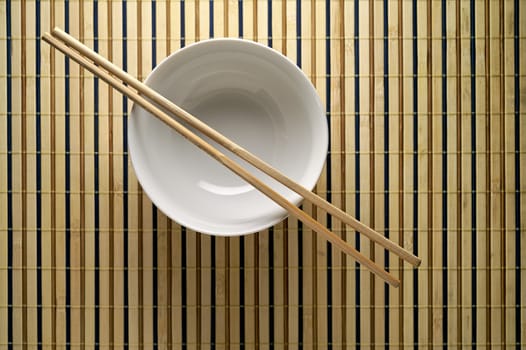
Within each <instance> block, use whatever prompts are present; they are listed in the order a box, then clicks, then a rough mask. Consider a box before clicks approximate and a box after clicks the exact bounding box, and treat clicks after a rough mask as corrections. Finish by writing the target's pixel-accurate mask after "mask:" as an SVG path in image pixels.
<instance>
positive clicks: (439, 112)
mask: <svg viewBox="0 0 526 350" xmlns="http://www.w3.org/2000/svg"><path fill="white" fill-rule="evenodd" d="M54 26H60V27H61V28H63V29H65V30H66V31H68V32H70V33H72V34H73V35H74V36H76V37H78V38H80V39H81V40H82V41H83V42H85V43H86V44H87V45H89V46H91V47H94V48H95V49H96V50H97V51H99V52H101V53H102V54H103V55H105V56H106V57H108V58H110V59H112V60H113V61H114V62H116V63H117V64H118V65H121V66H123V67H124V68H125V69H126V70H127V71H128V72H131V73H132V74H134V75H136V76H138V77H140V78H141V79H144V78H145V77H146V75H147V74H148V73H149V72H150V71H151V69H152V68H153V67H154V66H155V65H156V64H157V63H158V62H159V61H160V60H161V59H163V58H164V57H165V56H167V55H168V54H169V53H170V52H173V51H175V50H177V49H178V48H180V47H182V46H185V45H188V44H190V43H192V42H195V41H198V40H202V39H206V38H209V37H223V36H229V37H243V38H247V39H250V40H256V41H259V42H261V43H263V44H265V45H269V46H272V47H274V48H275V49H277V50H279V51H281V52H283V53H284V54H286V55H287V56H288V57H290V58H291V59H292V60H293V61H294V62H296V63H297V64H298V66H300V67H301V68H302V69H303V70H304V71H305V72H306V74H307V75H308V76H309V77H310V79H311V80H312V82H313V83H314V84H315V86H316V88H317V90H318V93H319V95H320V97H321V99H322V100H323V102H324V104H325V106H326V111H327V120H328V121H329V125H330V152H329V153H328V155H327V162H326V168H325V169H324V171H323V173H322V176H321V178H320V180H319V183H318V185H317V187H316V191H317V193H319V194H321V195H322V196H324V197H326V198H328V199H329V200H330V201H331V202H333V203H335V204H336V205H337V206H339V207H341V208H343V209H344V210H346V211H347V212H349V213H351V214H353V215H355V216H356V217H358V218H359V219H360V220H363V221H364V222H365V223H367V224H369V225H372V226H373V227H374V228H376V230H378V231H379V232H382V233H384V234H385V235H386V236H388V237H390V238H391V239H393V240H394V241H397V242H400V243H401V244H402V245H404V246H405V247H406V248H408V249H410V250H413V251H414V252H415V253H416V254H417V255H419V256H420V257H422V259H423V264H422V266H421V267H420V268H419V269H413V268H412V267H411V266H409V265H408V264H405V263H402V262H401V261H400V260H399V259H398V258H396V257H395V256H393V255H389V254H386V253H385V252H384V250H383V249H380V248H379V247H374V246H372V245H371V244H370V242H369V241H368V240H367V239H365V238H360V237H359V236H358V235H356V234H355V233H354V232H352V231H350V230H345V229H344V228H343V227H342V226H341V224H340V223H339V222H337V221H336V220H331V219H330V218H327V217H326V215H325V214H324V213H322V212H317V211H316V210H314V209H313V208H312V207H311V206H310V205H308V204H305V205H304V208H305V209H306V210H307V211H308V212H310V213H313V214H314V215H315V216H317V217H318V219H319V220H321V221H322V222H324V223H326V224H327V225H328V226H329V227H331V228H332V229H333V230H335V231H336V232H338V233H340V234H341V235H342V236H343V237H345V239H347V240H348V241H349V242H351V243H352V244H354V245H355V246H357V247H359V249H360V250H361V251H362V252H364V253H365V254H366V255H368V256H371V257H372V258H373V259H374V260H376V261H377V262H378V263H379V264H380V265H382V266H386V267H387V268H389V270H390V271H392V273H393V274H394V275H396V276H399V277H400V278H401V279H402V285H401V287H400V288H399V289H394V288H390V287H388V286H387V285H385V284H384V283H382V281H380V280H379V279H377V278H375V277H373V276H372V275H371V274H370V273H369V272H368V271H366V270H364V269H362V268H360V266H358V265H357V264H356V263H355V262H354V261H353V260H351V259H350V258H347V257H345V256H342V254H340V253H339V252H338V251H336V250H334V249H331V247H330V246H329V245H327V243H326V242H325V241H324V240H323V239H321V238H317V237H316V236H315V235H314V234H313V233H312V232H311V231H310V230H307V229H306V228H303V227H302V225H301V224H299V223H298V222H297V221H296V220H287V221H284V222H283V223H280V224H278V225H276V226H275V227H273V228H271V229H269V230H267V231H264V232H259V233H257V234H253V235H249V236H245V237H241V238H232V239H225V238H214V237H210V236H207V235H202V234H199V233H196V232H192V231H191V230H187V229H186V228H184V227H180V226H178V225H177V224H176V223H174V222H172V221H170V220H169V219H167V218H166V216H164V215H163V214H162V213H161V212H159V211H158V210H157V209H156V208H155V207H154V206H153V205H152V203H151V202H150V200H149V199H148V197H147V196H146V195H145V194H144V193H143V192H142V190H141V188H140V186H139V184H138V183H137V180H136V177H135V174H134V171H133V169H132V167H131V165H130V162H129V157H128V153H127V146H126V143H127V140H126V130H127V122H126V118H127V116H128V112H129V110H130V108H131V103H130V102H129V101H128V100H127V99H126V98H124V97H122V96H121V95H119V94H118V93H116V92H114V91H112V90H111V89H110V88H108V86H107V85H105V84H104V83H103V82H101V81H99V80H97V79H94V78H93V76H92V75H91V74H89V73H88V72H86V71H85V70H82V69H80V68H79V67H78V66H77V65H76V64H75V63H74V62H70V61H69V60H67V59H65V58H64V56H63V55H61V54H60V53H58V52H56V51H54V50H51V49H50V47H49V46H48V45H46V44H45V43H43V42H42V41H41V40H40V36H41V34H42V33H43V32H45V31H49V30H50V29H51V28H53V27H54ZM525 67H526V4H525V3H524V2H522V1H519V0H510V1H508V0H505V1H497V0H489V1H488V0H486V1H482V0H472V1H445V0H444V1H438V0H430V1H423V0H422V1H420V0H412V1H411V0H400V1H387V0H385V1H380V0H372V1H365V0H360V1H358V0H357V1H344V0H340V1H330V0H327V1H317V0H313V1H285V0H284V1H257V2H256V1H248V0H246V1H242V0H239V1H206V2H205V1H203V2H196V1H182V0H181V1H154V2H153V1H152V2H149V1H140V0H123V1H115V2H106V1H94V2H90V1H65V2H62V1H58V0H56V1H53V0H51V1H42V2H34V1H19V0H17V1H6V0H2V1H1V2H0V348H2V349H3V348H21V347H23V346H26V345H27V346H28V347H31V348H34V347H37V346H38V347H39V346H43V347H46V348H54V347H98V346H101V347H125V346H126V347H128V346H131V347H136V346H144V347H147V348H150V347H154V346H162V347H174V348H198V347H201V346H202V347H203V348H262V349H271V348H279V349H283V348H292V349H296V348H314V347H318V348H329V347H333V348H354V347H363V348H370V347H372V346H376V347H393V348H399V347H402V346H403V347H406V348H428V347H430V346H431V345H433V346H448V347H460V346H462V347H474V348H475V347H476V348H479V347H480V348H485V347H490V346H492V347H494V348H504V347H506V348H517V349H519V348H524V346H525V344H526V253H524V252H525V251H526V136H525V135H526V114H525V113H526V112H525V111H526V95H525V93H526V73H525V71H524V69H525Z"/></svg>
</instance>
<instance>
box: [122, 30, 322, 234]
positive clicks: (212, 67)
mask: <svg viewBox="0 0 526 350" xmlns="http://www.w3.org/2000/svg"><path fill="white" fill-rule="evenodd" d="M146 83H147V84H148V85H149V86H150V87H152V88H153V89H154V90H156V91H158V92H160V93H161V94H162V95H164V96H165V97H167V98H168V99H170V100H172V101H174V102H175V103H176V104H178V105H179V106H181V107H182V108H184V109H186V110H187V111H189V112H190V113H192V114H193V115H194V116H196V117H198V118H199V119H201V120H203V121H204V122H206V123H207V124H208V125H210V126H211V127H213V128H215V129H216V130H218V131H219V132H221V133H223V134H224V135H225V136H227V137H229V138H230V139H232V140H234V141H235V142H236V143H238V144H239V145H241V146H242V147H244V148H246V149H247V150H249V151H250V152H252V153H254V154H256V155H257V156H259V157H260V158H262V159H263V160H265V161H267V162H268V163H270V164H271V165H273V166H274V167H276V168H277V169H279V170H280V171H282V172H283V173H285V174H286V175H288V176H289V177H291V178H292V179H294V180H296V181H297V182H299V183H301V184H303V185H304V186H305V187H307V188H312V187H313V186H314V185H315V183H316V181H317V179H318V177H319V175H320V172H321V169H322V167H323V163H324V160H325V155H326V151H327V124H326V121H325V117H324V114H323V108H322V106H321V103H320V101H319V98H318V96H317V94H316V91H315V90H314V88H313V86H312V85H311V84H310V82H309V80H308V79H307V77H306V76H305V75H304V74H303V73H302V72H301V70H299V69H298V68H297V67H296V66H295V65H294V64H293V63H292V62H291V61H289V60H288V59H287V58H285V57H284V56H282V55H281V54H279V53H277V52H276V51H274V50H272V49H269V48H267V47H265V46H262V45H259V44H256V43H253V42H249V41H245V40H239V39H214V40H208V41H202V42H199V43H197V44H194V45H191V46H188V47H187V48H185V49H182V50H180V51H178V52H176V53H175V54H173V55H171V56H170V57H168V58H167V59H165V60H164V61H163V62H162V63H161V64H160V65H159V66H157V67H156V69H155V70H154V71H153V72H152V73H151V74H150V76H149V77H148V79H147V80H146ZM128 130H129V140H128V143H129V148H130V156H131V159H132V163H133V165H134V168H135V170H136V174H137V177H138V179H139V181H140V183H141V185H142V186H143V188H144V189H145V191H146V192H147V193H148V195H149V196H150V198H151V199H152V201H153V202H154V203H155V204H156V205H157V206H158V207H159V209H161V210H162V211H163V212H164V213H165V214H167V215H168V216H169V217H170V218H172V219H173V220H175V221H177V222H178V223H180V224H182V225H184V226H186V227H189V228H190V229H193V230H196V231H199V232H204V233H210V234H217V235H239V234H245V233H251V232H256V231H259V230H262V229H265V228H267V227H269V226H271V225H273V224H275V223H277V222H279V221H281V220H283V218H284V217H286V212H285V210H284V209H282V208H281V207H279V206H278V205H277V204H275V203H274V202H273V201H271V200H270V199H268V198H267V197H266V196H264V195H263V194H261V193H260V192H259V191H257V190H256V189H254V188H253V187H252V186H250V185H248V184H247V183H245V182H244V180H242V179H241V178H239V177H238V176H237V175H235V174H233V173H232V172H231V171H230V170H228V169H227V168H225V167H224V166H223V165H221V164H219V163H218V162H217V161H216V160H214V159H212V158H211V157H210V156H208V155H207V154H205V153H204V152H203V151H201V150H200V149H198V148H197V147H196V146H194V145H192V144H191V143H190V142H189V141H187V140H186V139H184V138H183V137H181V136H179V135H178V134H177V133H176V132H175V131H173V130H172V129H170V128H169V127H167V126H166V125H164V124H163V123H162V122H160V121H158V120H157V119H156V118H155V117H153V116H151V115H150V114H149V113H148V112H146V111H144V110H143V109H142V108H140V107H138V106H137V105H135V106H134V108H133V110H132V115H131V119H130V124H129V129H128ZM204 138H205V139H206V140H207V141H208V142H211V143H212V144H214V146H216V148H218V149H220V150H221V151H222V152H223V153H225V154H227V155H228V156H230V157H232V158H234V159H236V161H238V162H239V163H240V164H241V165H242V166H244V167H245V168H246V169H248V170H250V171H251V172H252V173H254V174H256V175H257V176H258V177H259V178H261V179H262V180H264V181H265V182H266V183H268V184H269V185H271V187H273V188H274V189H275V190H277V191H279V192H280V193H281V194H283V195H284V196H285V197H287V198H288V199H289V200H291V201H293V202H294V203H296V204H298V203H299V202H300V200H301V198H300V197H299V196H298V195H297V194H295V193H293V192H292V191H290V190H287V189H286V188H284V187H283V186H281V185H280V184H278V183H277V182H276V181H274V180H272V179H270V178H268V177H267V176H265V175H263V174H262V173H261V172H259V171H257V170H256V169H255V168H253V167H252V166H250V165H248V164H246V163H245V162H243V161H242V160H240V159H239V158H237V157H236V156H234V155H232V154H231V153H230V152H228V151H227V150H225V149H224V148H222V147H220V146H219V145H217V144H215V143H214V142H212V141H211V140H209V139H207V138H206V137H204Z"/></svg>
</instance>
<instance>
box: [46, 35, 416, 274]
mask: <svg viewBox="0 0 526 350" xmlns="http://www.w3.org/2000/svg"><path fill="white" fill-rule="evenodd" d="M52 34H53V36H55V37H57V38H59V39H60V40H61V41H63V42H64V43H66V44H67V45H68V46H70V47H72V48H74V49H75V50H77V51H78V52H80V53H81V54H82V55H83V56H85V57H87V58H89V59H90V60H92V61H93V62H95V63H96V64H98V65H100V66H101V67H104V69H106V70H107V71H108V72H110V73H112V74H113V75H115V76H116V77H118V78H119V79H121V80H122V81H123V82H125V83H126V84H128V85H130V86H132V87H133V88H134V89H136V90H137V91H139V92H140V93H141V94H143V95H144V96H147V97H148V98H150V99H151V100H152V101H154V102H155V103H156V104H157V105H159V106H161V107H162V108H164V109H165V110H166V111H168V112H170V113H171V114H173V115H175V116H177V117H179V118H180V119H181V120H183V121H185V122H187V123H188V124H189V125H191V126H192V127H194V128H195V129H196V130H198V131H200V132H202V133H203V134H204V135H206V136H208V137H210V139H212V140H214V141H215V142H217V143H218V144H220V145H221V146H223V147H225V148H226V149H228V150H229V151H231V152H232V153H234V154H235V155H237V156H239V157H240V158H241V159H243V160H245V161H246V162H247V163H249V164H251V165H253V166H254V167H256V168H257V169H259V170H261V171H262V172H264V173H265V174H267V175H268V176H270V177H272V178H273V179H275V180H277V181H279V182H280V183H282V184H283V185H285V186H286V187H288V188H290V189H291V190H293V191H294V192H296V193H298V194H299V195H300V196H302V197H303V198H304V199H305V200H307V201H309V202H311V203H312V204H314V205H315V206H317V207H319V208H321V209H322V210H324V211H326V212H327V213H329V214H331V215H333V216H334V217H337V218H338V219H339V220H341V221H342V222H343V223H345V224H347V225H349V226H350V227H352V228H353V229H354V230H356V231H358V232H360V233H362V234H364V235H365V236H367V237H368V238H369V239H371V240H373V241H375V242H376V243H378V244H380V245H381V246H383V247H384V248H386V249H387V250H389V251H391V252H393V253H395V254H396V255H398V256H399V257H400V258H402V259H404V260H406V261H407V262H409V263H410V264H412V265H413V266H419V265H420V263H421V262H422V260H421V259H420V258H419V257H417V256H415V255H413V254H412V253H411V252H409V251H408V250H406V249H404V248H403V247H401V246H399V245H398V244H396V243H395V242H393V241H391V240H389V239H387V238H386V237H385V236H383V235H381V234H380V233H378V232H376V231H375V230H373V229H372V228H370V227H369V226H367V225H365V224H363V223H362V222H360V221H358V220H356V219H355V218H354V217H352V216H351V215H349V214H347V213H346V212H344V211H343V210H341V209H340V208H338V207H336V206H335V205H333V204H331V203H329V202H328V201H327V200H325V199H324V198H322V197H320V196H318V195H317V194H315V193H314V192H312V191H310V190H308V189H307V188H305V187H303V186H302V185H300V184H298V183H297V182H295V181H294V180H292V179H291V178H289V177H288V176H286V175H285V174H283V173H281V172H280V171H279V170H277V169H275V168H274V167H272V166H271V165H270V164H268V163H266V162H265V161H264V160H262V159H260V158H258V157H257V156H255V155H254V154H252V153H250V152H249V151H247V150H246V149H244V148H243V147H241V146H240V145H238V144H236V143H234V142H233V141H232V140H230V139H228V138H227V137H225V136H224V135H222V134H221V133H219V132H217V131H216V130H214V129H213V128H211V127H209V126H208V125H207V124H205V123H203V122H202V121H201V120H199V119H197V118H196V117H194V116H193V115H192V114H190V113H189V112H187V111H185V110H184V109H182V108H181V107H179V106H177V105H176V104H175V103H173V102H172V101H170V100H168V99H167V98H165V97H164V96H162V95H161V94H159V93H158V92H156V91H155V90H153V89H151V88H150V87H149V86H147V85H146V84H143V83H142V82H141V81H139V80H138V79H137V78H135V77H133V76H132V75H130V74H128V73H127V72H125V71H123V70H122V69H121V68H119V67H118V66H116V65H115V64H114V63H112V62H110V61H108V60H107V59H106V58H104V57H102V56H101V55H99V54H98V53H96V52H95V51H93V50H91V49H90V48H89V47H87V46H85V45H84V44H82V43H81V42H80V41H78V40H77V39H75V38H74V37H72V36H71V35H69V34H67V33H66V32H64V31H62V30H61V29H59V28H55V29H53V32H52Z"/></svg>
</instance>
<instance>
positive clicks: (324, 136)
mask: <svg viewBox="0 0 526 350" xmlns="http://www.w3.org/2000/svg"><path fill="white" fill-rule="evenodd" d="M221 42H226V43H233V42H235V43H239V44H243V45H251V46H254V47H257V48H258V49H260V50H261V49H263V50H265V51H267V52H268V53H270V54H272V55H275V56H277V57H279V60H280V61H282V63H284V64H286V66H287V68H288V69H293V70H295V73H296V74H299V76H301V77H303V80H304V81H305V87H307V89H308V92H309V94H311V95H312V96H313V98H314V99H315V101H314V102H315V104H316V105H317V106H318V107H319V111H320V112H321V113H320V119H321V123H322V124H323V125H324V127H323V129H322V130H317V131H316V133H317V134H318V133H319V137H320V139H318V141H320V144H321V145H323V152H322V153H323V155H324V156H323V158H322V161H320V162H319V164H316V165H317V167H314V168H313V170H312V171H311V172H310V174H311V176H309V177H308V178H306V179H304V182H303V183H300V184H301V185H302V186H303V187H305V188H307V189H308V190H312V189H313V188H314V187H315V186H316V184H317V182H318V181H319V178H320V176H321V173H322V171H323V168H324V166H325V163H326V157H327V151H328V147H329V130H328V121H327V119H326V118H323V117H322V116H323V115H324V114H325V110H324V107H323V103H322V101H321V99H320V96H319V95H318V92H317V90H316V88H315V86H314V85H313V84H312V82H311V80H310V79H309V77H308V76H307V75H306V73H305V72H304V71H303V70H302V69H301V68H300V67H299V66H298V65H297V64H296V63H294V61H292V60H291V59H290V58H289V57H287V56H285V55H284V54H282V53H281V52H279V51H278V50H276V49H274V48H272V47H269V46H267V45H264V44H262V43H259V42H256V41H253V40H248V39H243V38H230V37H217V38H209V39H203V40H200V41H196V42H193V43H191V44H189V45H187V46H184V47H181V48H179V49H177V50H175V51H174V52H172V53H171V54H169V55H168V56H166V57H165V58H163V59H162V60H161V61H159V63H158V64H157V65H156V66H155V67H154V68H153V69H152V70H151V72H150V73H149V74H148V75H147V77H146V79H145V80H144V84H146V85H148V86H150V84H149V83H150V82H151V80H152V79H153V77H154V76H155V75H156V74H157V73H158V71H159V70H162V69H163V66H164V65H166V64H168V62H169V61H170V60H172V59H173V58H174V57H175V56H179V55H181V54H183V53H185V52H187V51H188V50H192V49H194V48H195V47H196V46H202V45H208V44H210V43H214V44H218V45H220V43H221ZM137 108H140V106H138V105H137V104H136V103H133V105H132V108H131V111H130V114H129V116H130V117H133V115H134V114H136V113H138V111H137ZM147 113H148V114H150V113H149V112H147ZM130 119H131V118H130ZM132 124H133V121H130V123H129V126H128V128H127V134H128V135H127V139H128V151H129V158H130V161H131V164H132V166H133V168H134V171H135V175H136V178H137V180H138V182H139V184H140V186H141V187H142V188H143V189H144V191H145V193H146V194H147V196H148V197H149V198H150V199H151V201H152V203H153V204H154V205H155V206H156V207H157V208H158V209H159V210H160V211H161V212H162V213H164V214H165V215H166V216H167V217H168V218H169V219H171V220H173V221H175V222H176V223H178V224H179V225H181V226H183V227H186V228H189V229H191V230H194V231H196V232H200V233H205V234H209V235H213V236H221V237H235V236H242V235H248V234H251V233H255V232H259V231H262V230H265V229H268V228H270V227H272V226H274V225H276V224H278V223H280V222H281V221H283V220H284V219H286V218H287V217H288V216H289V213H288V212H286V211H285V212H284V214H283V215H276V217H275V218H273V219H272V220H265V221H264V222H261V223H257V222H256V223H254V224H252V225H250V226H251V227H250V228H249V229H248V230H247V229H246V228H245V229H243V227H242V226H243V224H240V225H238V226H239V227H240V228H239V229H238V230H224V229H221V230H217V231H213V230H208V229H206V228H203V227H195V225H194V223H197V222H196V221H192V220H191V219H187V218H186V215H183V216H180V217H177V219H175V218H174V215H172V214H173V210H169V209H170V208H169V207H168V208H165V205H164V204H163V203H160V202H162V201H161V200H159V199H158V198H157V195H155V194H153V195H152V189H153V188H154V187H155V185H154V184H151V183H150V182H151V181H149V180H147V179H144V177H143V176H144V175H142V173H141V171H142V170H141V171H137V169H138V168H144V166H141V165H140V164H137V162H139V160H138V159H136V157H133V154H134V152H133V151H132V149H133V148H134V146H133V145H132V144H133V142H130V140H132V139H133V136H132V137H130V133H131V130H132V128H133V126H132V127H131V128H130V126H131V125H132ZM320 152H321V147H320ZM139 163H140V162H139ZM307 180H308V181H307ZM292 192H293V191H292ZM293 193H294V195H295V198H294V199H289V200H290V201H291V202H293V203H294V204H295V205H297V206H298V205H300V204H301V202H302V201H303V198H302V197H300V196H299V195H298V194H296V193H295V192H293ZM282 209H283V208H282ZM283 210H285V209H283ZM197 224H198V223H197ZM212 225H213V224H212ZM234 226H235V225H234ZM245 226H248V225H245Z"/></svg>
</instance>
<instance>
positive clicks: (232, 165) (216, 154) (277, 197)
mask: <svg viewBox="0 0 526 350" xmlns="http://www.w3.org/2000/svg"><path fill="white" fill-rule="evenodd" d="M53 34H55V31H54V33H53ZM43 40H45V41H46V42H48V43H49V44H51V45H52V46H54V47H55V48H57V49H58V50H60V51H61V52H63V53H64V54H65V55H67V56H69V57H70V58H72V59H73V60H75V61H76V62H78V63H79V64H81V65H82V66H84V67H85V68H86V69H88V70H89V71H90V72H92V73H93V74H95V75H97V76H98V77H99V78H101V79H103V80H104V81H106V82H107V83H108V84H110V85H111V86H112V87H114V88H115V89H116V90H118V91H120V92H121V93H123V94H125V95H126V96H128V97H129V98H131V99H132V100H133V101H134V102H136V103H137V104H139V105H140V106H141V107H143V108H144V109H146V110H148V111H149V112H150V113H152V114H153V115H155V116H156V117H158V118H159V119H161V120H162V121H163V122H164V123H166V124H167V125H169V126H170V127H172V128H173V129H174V130H176V131H177V132H178V133H179V134H181V135H182V136H183V137H185V138H186V139H188V140H189V141H190V142H192V143H193V144H194V145H196V146H197V147H199V148H201V149H202V150H203V151H205V152H206V153H207V154H209V155H210V156H211V157H213V158H215V159H216V160H217V161H219V162H220V163H221V164H223V165H224V166H226V167H227V168H229V169H230V170H231V171H233V172H234V173H236V174H237V175H238V176H240V177H241V178H243V179H244V180H245V181H246V182H248V183H249V184H251V185H252V186H254V187H255V188H257V189H258V190H259V191H260V192H262V193H263V194H265V195H266V196H268V197H269V198H270V199H272V200H273V201H274V202H276V203H277V204H279V205H280V206H282V207H283V208H284V209H286V210H287V211H288V212H289V214H290V215H292V216H294V217H296V218H297V219H298V220H300V221H301V222H303V223H304V224H305V225H306V226H308V227H309V228H311V229H312V230H314V231H315V232H317V233H319V234H321V235H323V236H324V237H325V239H327V240H328V241H329V242H331V243H332V244H333V245H335V246H336V247H337V248H338V249H340V250H341V251H342V252H344V253H346V254H348V255H349V256H352V257H353V258H355V259H356V260H357V261H358V262H359V263H360V264H362V265H363V266H365V267H367V268H368V269H369V270H371V272H373V273H374V274H376V275H377V276H379V277H380V278H382V279H384V280H385V281H386V282H387V283H389V284H390V285H392V286H394V287H398V286H399V285H400V281H399V280H398V279H397V278H396V277H394V276H392V275H391V274H390V273H389V272H387V271H385V270H384V269H383V268H381V267H380V266H378V265H377V264H376V263H375V262H373V261H372V260H370V259H369V258H367V257H366V256H365V255H363V254H362V253H360V252H359V251H357V250H356V249H354V247H352V246H351V245H349V244H348V243H347V242H345V241H344V240H342V239H341V238H340V237H339V236H338V235H336V234H335V233H333V232H332V231H330V230H328V229H327V228H326V227H325V226H323V225H322V224H321V223H319V222H318V221H316V220H315V219H313V218H312V217H311V216H309V215H308V214H307V213H305V212H304V211H303V210H301V209H300V208H298V207H297V206H295V205H294V204H293V203H291V202H289V201H288V200H287V199H286V198H285V197H283V196H282V195H281V194H279V193H278V192H276V191H274V190H273V189H272V188H270V187H269V186H268V185H267V184H265V183H264V182H262V181H261V180H259V179H258V178H257V177H255V176H254V175H252V174H251V173H249V172H248V171H246V170H245V169H244V168H243V167H241V166H240V165H238V164H237V163H236V162H234V161H233V160H231V159H230V158H228V157H227V156H225V155H224V154H223V153H221V152H220V151H218V150H217V149H215V148H214V147H213V146H211V145H210V144H208V143H207V142H206V141H204V140H203V139H201V138H200V137H199V136H197V135H196V134H194V133H193V132H192V131H190V130H188V129H187V128H186V127H184V126H183V125H181V124H180V123H178V122H177V121H175V120H174V119H172V118H171V117H170V116H169V115H168V114H166V113H165V112H163V111H162V110H160V109H159V108H158V107H156V106H155V105H153V104H152V103H151V102H150V101H148V100H146V99H145V98H144V97H142V96H141V95H139V93H138V92H136V91H134V90H133V89H132V88H130V87H129V86H126V85H125V84H124V83H123V82H121V81H119V80H117V79H116V78H114V77H113V76H111V75H110V74H109V73H108V72H107V71H105V70H103V69H101V68H100V67H98V66H97V65H96V64H95V63H93V62H91V61H89V60H87V59H86V58H84V56H83V55H81V54H80V53H79V52H77V51H75V50H73V49H72V48H70V47H68V46H67V45H66V44H64V43H62V42H60V41H59V40H58V39H57V38H55V37H53V36H52V35H51V34H49V33H45V34H44V35H43Z"/></svg>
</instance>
